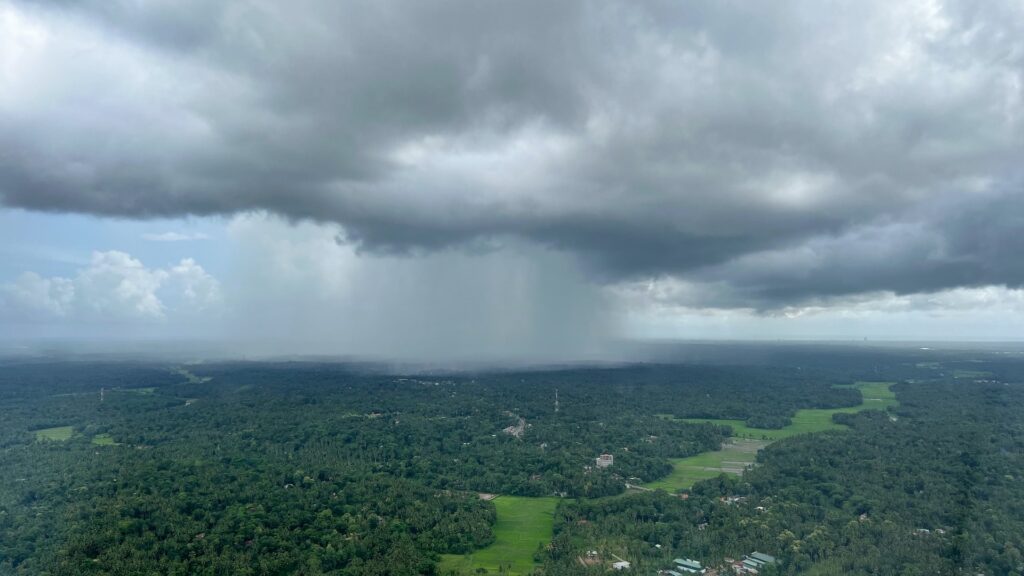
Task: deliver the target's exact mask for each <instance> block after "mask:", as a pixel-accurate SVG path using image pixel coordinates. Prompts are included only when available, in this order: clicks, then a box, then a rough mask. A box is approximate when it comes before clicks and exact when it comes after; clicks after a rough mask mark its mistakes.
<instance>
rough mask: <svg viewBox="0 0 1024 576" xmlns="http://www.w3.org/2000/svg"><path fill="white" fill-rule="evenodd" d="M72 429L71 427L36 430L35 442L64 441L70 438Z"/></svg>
mask: <svg viewBox="0 0 1024 576" xmlns="http://www.w3.org/2000/svg"><path fill="white" fill-rule="evenodd" d="M72 434H74V429H73V428H72V427H71V426H57V427H55V428H43V429H42V430H36V440H59V441H64V440H67V439H68V438H71V435H72Z"/></svg>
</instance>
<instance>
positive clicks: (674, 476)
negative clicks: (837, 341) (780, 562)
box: [645, 382, 897, 492]
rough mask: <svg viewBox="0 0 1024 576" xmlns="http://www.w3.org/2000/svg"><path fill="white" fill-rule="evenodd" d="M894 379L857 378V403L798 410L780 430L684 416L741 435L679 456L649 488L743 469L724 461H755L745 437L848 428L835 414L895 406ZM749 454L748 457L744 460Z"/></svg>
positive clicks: (682, 485) (766, 438) (681, 485)
mask: <svg viewBox="0 0 1024 576" xmlns="http://www.w3.org/2000/svg"><path fill="white" fill-rule="evenodd" d="M892 384H893V383H892V382H857V383H856V384H852V385H851V387H855V388H857V389H858V390H860V393H861V396H862V397H863V400H862V401H861V403H860V404H859V405H858V406H851V407H849V408H829V409H807V410H797V412H796V414H795V415H794V416H793V418H792V423H790V425H789V426H786V427H785V428H782V429H780V430H766V429H761V428H751V427H749V426H747V425H746V424H744V423H743V421H742V420H708V419H701V418H681V419H679V421H681V422H690V423H696V424H700V423H704V422H710V423H712V424H720V425H725V426H729V427H730V428H732V432H733V437H734V438H736V439H738V440H737V442H736V443H735V444H732V445H726V446H724V447H723V449H722V450H719V451H717V452H706V453H704V454H698V455H697V456H691V457H690V458H678V459H674V460H672V464H673V470H672V473H671V474H669V475H668V476H667V477H665V478H663V479H661V480H658V481H656V482H651V483H649V484H645V487H647V488H654V489H659V488H660V489H662V490H667V491H670V492H675V491H678V490H683V489H686V488H689V487H690V486H693V484H694V483H695V482H698V481H700V480H705V479H707V478H713V477H715V476H717V475H718V474H720V473H721V472H727V473H730V474H735V473H739V472H740V471H742V466H723V465H722V463H723V462H733V463H735V462H744V461H745V462H753V461H754V457H755V455H756V452H757V451H756V450H754V451H753V452H750V451H749V450H748V451H747V452H741V451H739V450H737V446H741V445H742V444H741V443H742V441H743V440H747V441H754V440H761V441H762V442H761V446H762V447H763V446H766V445H767V444H768V443H770V442H773V441H775V440H781V439H782V438H789V437H790V436H796V435H797V434H809V433H812V432H823V431H825V430H840V429H842V428H845V426H842V425H840V424H836V423H835V422H833V421H832V415H833V414H839V413H843V414H851V413H854V412H860V411H862V410H885V409H887V408H889V407H890V406H895V405H896V404H897V402H896V394H895V393H894V392H893V391H892V389H891V388H890V387H891V386H892ZM744 458H746V460H744Z"/></svg>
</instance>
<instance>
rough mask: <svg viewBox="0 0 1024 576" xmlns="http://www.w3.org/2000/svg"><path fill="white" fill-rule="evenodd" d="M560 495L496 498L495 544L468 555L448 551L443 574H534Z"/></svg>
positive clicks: (548, 537)
mask: <svg viewBox="0 0 1024 576" xmlns="http://www.w3.org/2000/svg"><path fill="white" fill-rule="evenodd" d="M557 504H558V498H528V497H518V496H499V497H497V498H495V499H494V506H495V508H496V510H497V513H498V520H497V522H496V523H495V524H494V543H493V544H491V545H490V546H487V547H486V548H482V549H480V550H477V551H475V552H472V553H470V554H465V555H459V554H445V555H443V556H442V558H441V563H440V566H439V569H438V572H439V573H440V574H453V573H454V574H474V573H475V571H476V570H477V569H479V568H485V569H487V570H488V571H489V572H499V571H500V570H501V569H504V570H505V572H503V573H504V574H520V575H525V574H531V573H532V572H533V569H534V567H535V566H536V562H535V561H534V558H533V556H534V554H535V553H536V552H537V548H538V547H539V546H540V547H543V546H547V545H548V544H549V543H550V542H551V535H552V525H553V522H554V511H555V506H556V505H557Z"/></svg>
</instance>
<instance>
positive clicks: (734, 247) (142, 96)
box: [0, 0, 1024, 308]
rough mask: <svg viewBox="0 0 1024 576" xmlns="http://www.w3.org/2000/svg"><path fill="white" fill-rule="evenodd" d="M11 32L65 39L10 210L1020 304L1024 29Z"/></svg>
mask: <svg viewBox="0 0 1024 576" xmlns="http://www.w3.org/2000/svg"><path fill="white" fill-rule="evenodd" d="M13 11H14V12H17V15H18V24H17V25H16V26H15V25H12V24H10V22H13V21H14V20H12V19H11V17H10V15H9V18H8V24H7V31H8V32H11V31H17V30H15V28H18V29H30V28H32V27H33V26H34V27H36V28H39V29H41V30H42V36H43V37H45V38H44V40H42V41H38V39H36V40H33V38H36V36H39V35H38V34H37V35H36V36H32V35H29V34H26V35H25V36H26V38H25V39H22V40H23V41H19V40H18V39H17V38H16V39H15V40H8V41H7V42H9V43H10V46H12V47H18V48H19V50H17V51H14V50H12V51H11V54H14V56H12V57H11V58H10V59H9V63H8V65H7V67H6V70H7V71H6V72H4V74H5V76H3V78H4V82H5V84H7V85H8V90H6V92H7V93H8V94H7V96H0V146H2V147H3V152H2V153H0V195H2V198H3V201H4V202H5V203H6V204H8V205H12V206H20V207H26V208H31V209H36V210H48V211H75V212H87V213H95V214H105V215H117V216H128V217H152V216H168V215H180V214H223V213H234V212H239V211H247V210H258V209H265V210H270V211H273V212H276V213H279V214H282V215H284V216H287V217H290V218H295V219H313V220H319V221H330V222H337V223H339V224H341V225H342V226H343V227H344V229H345V236H344V237H345V239H346V240H347V241H350V242H353V243H355V244H356V245H357V246H358V247H359V249H360V250H365V251H371V252H374V251H376V252H400V253H401V252H417V251H422V250H433V249H437V248H441V247H446V246H453V245H466V244H474V243H479V242H487V241H488V240H490V239H494V238H499V239H500V238H503V237H520V238H525V239H527V240H532V241H535V242H538V243H541V244H544V245H549V246H554V247H557V248H560V249H563V250H566V251H569V252H571V253H574V254H578V255H580V256H581V257H582V258H583V259H584V261H585V262H587V263H589V265H590V269H591V270H592V271H593V272H594V273H595V274H596V275H597V277H599V278H601V279H602V280H605V281H611V282H615V281H620V280H625V279H636V278H646V277H664V276H670V277H677V278H684V279H687V280H689V281H692V282H696V283H703V284H705V285H708V286H715V287H716V288H715V290H713V291H707V294H706V295H705V296H704V297H703V298H704V299H705V300H706V302H705V303H706V304H708V305H716V304H717V305H735V306H755V307H764V308H771V307H774V306H781V305H786V304H789V303H793V302H799V301H805V300H809V299H810V300H813V299H815V298H827V297H831V296H835V295H843V294H854V293H858V292H862V291H872V290H891V291H895V292H898V293H911V292H921V291H931V290H938V289H943V288H949V287H956V286H975V285H985V284H1006V285H1010V286H1019V285H1020V284H1021V282H1022V281H1024V269H1022V266H1021V265H1020V264H1019V263H1018V262H1017V260H1019V258H1018V257H1017V256H1016V254H1019V253H1021V252H1020V250H1019V248H1021V247H1020V240H1019V238H1018V236H1019V230H1020V215H1021V214H1022V213H1024V206H1022V201H1021V200H1020V198H1021V187H1020V182H1021V177H1022V172H1021V168H1020V167H1019V165H1020V164H1021V157H1022V156H1024V131H1022V102H1024V96H1022V91H1024V88H1022V85H1024V82H1022V75H1024V42H1022V40H1021V38H1024V33H1022V32H1024V9H1021V7H1020V6H1019V5H1018V4H1015V3H1013V2H982V3H971V2H946V3H939V2H910V3H900V4H899V5H893V3H889V2H850V3H838V4H827V5H826V4H825V3H820V2H791V3H786V4H784V5H780V4H776V3H773V4H754V3H751V4H742V3H724V2H694V3H676V2H663V3H658V2H654V3H633V2H623V3H597V2H594V3H591V2H557V3H551V2H516V3H490V2H415V3H391V2H386V1H379V0H378V1H372V2H314V1H305V2H297V3H289V4H288V5H287V7H286V6H285V5H284V4H282V3H279V2H249V3H217V2H156V3H145V4H140V3H136V2H127V1H122V2H112V1H96V2H57V3H30V4H16V5H15V7H14V8H13ZM0 42H3V40H0Z"/></svg>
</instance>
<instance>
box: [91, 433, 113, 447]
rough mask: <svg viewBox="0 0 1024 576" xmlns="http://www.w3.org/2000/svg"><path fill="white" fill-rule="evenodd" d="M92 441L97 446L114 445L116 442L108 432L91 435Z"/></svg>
mask: <svg viewBox="0 0 1024 576" xmlns="http://www.w3.org/2000/svg"><path fill="white" fill-rule="evenodd" d="M92 443H93V444H96V445H97V446H114V445H116V444H117V442H114V439H113V438H112V437H111V436H110V434H97V435H95V436H93V437H92Z"/></svg>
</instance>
